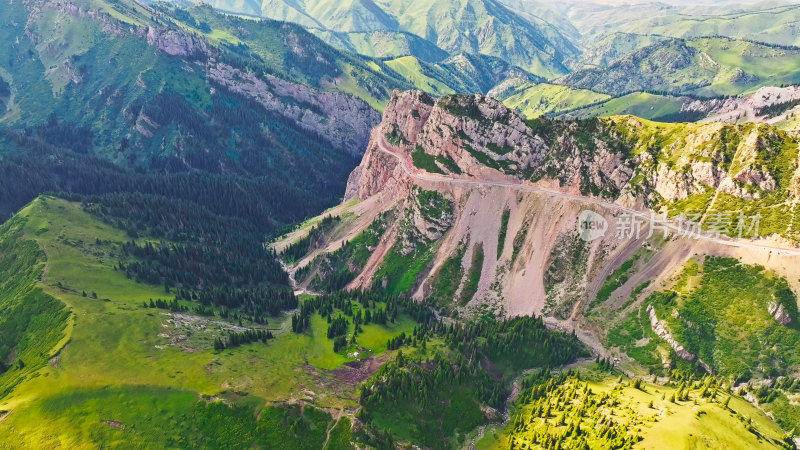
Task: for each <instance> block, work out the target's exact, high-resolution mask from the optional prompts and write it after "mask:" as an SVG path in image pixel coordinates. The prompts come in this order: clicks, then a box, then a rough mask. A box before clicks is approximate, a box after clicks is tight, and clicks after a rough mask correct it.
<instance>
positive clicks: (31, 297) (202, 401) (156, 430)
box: [0, 197, 415, 448]
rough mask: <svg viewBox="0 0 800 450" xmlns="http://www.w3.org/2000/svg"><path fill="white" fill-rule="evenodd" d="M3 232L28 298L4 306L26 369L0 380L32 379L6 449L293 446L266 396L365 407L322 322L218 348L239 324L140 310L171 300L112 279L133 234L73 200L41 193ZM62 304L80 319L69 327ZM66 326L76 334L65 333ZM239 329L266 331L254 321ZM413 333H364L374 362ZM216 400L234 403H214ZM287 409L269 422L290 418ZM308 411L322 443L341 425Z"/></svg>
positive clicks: (11, 409)
mask: <svg viewBox="0 0 800 450" xmlns="http://www.w3.org/2000/svg"><path fill="white" fill-rule="evenodd" d="M2 231H3V234H2V236H1V237H0V243H1V245H3V246H9V245H14V246H15V247H14V248H15V249H17V255H18V256H17V258H15V261H14V263H13V266H12V267H9V266H8V264H9V259H8V258H4V257H3V258H0V269H2V270H12V269H13V271H14V273H17V274H19V276H20V280H21V281H20V282H19V283H20V284H19V288H18V289H17V288H15V289H16V290H15V291H14V292H19V293H21V294H23V295H26V296H24V297H18V296H16V294H14V295H12V296H11V297H5V296H4V297H3V303H0V307H2V316H1V317H2V318H3V319H2V320H0V333H4V334H5V335H9V334H7V333H8V330H9V328H8V326H9V324H11V325H12V329H13V328H14V327H17V328H19V327H20V325H22V329H23V334H22V337H21V338H19V339H17V338H16V337H15V336H17V335H15V334H14V333H13V332H12V333H11V334H10V336H11V337H12V341H11V342H19V345H14V346H13V348H14V349H15V350H14V352H16V350H19V352H18V357H19V358H22V359H23V360H24V361H25V369H24V370H22V371H20V370H18V369H16V368H14V367H13V366H12V370H11V371H10V372H8V374H9V375H8V376H6V375H3V376H2V378H0V381H2V382H3V387H4V388H5V387H8V386H9V384H8V381H9V380H16V378H17V377H18V376H19V375H25V376H27V379H25V380H24V381H23V382H22V383H19V384H18V385H17V386H16V388H15V389H14V390H13V391H12V392H11V393H10V394H8V395H3V396H2V397H1V398H0V411H6V412H8V413H7V414H6V415H4V417H3V418H2V420H0V441H2V442H4V443H7V444H9V445H12V446H26V447H52V446H66V447H72V448H85V447H94V446H96V445H100V444H104V445H109V444H112V443H115V442H116V443H125V445H132V446H156V447H165V446H167V447H169V446H193V445H198V444H199V443H201V442H203V440H204V439H209V442H217V443H218V445H221V446H229V445H233V446H249V445H250V444H251V443H253V442H255V443H258V445H261V446H268V447H269V446H271V445H273V446H274V445H280V444H282V443H285V442H290V441H286V439H288V438H287V437H286V436H282V435H281V434H280V433H285V431H281V430H282V429H284V428H285V425H280V423H286V421H287V420H289V419H282V418H281V417H283V416H280V415H279V416H278V417H277V418H273V419H268V417H269V414H267V412H268V411H271V410H269V409H267V410H263V408H264V404H265V402H266V401H271V402H284V401H288V400H291V399H297V398H301V397H304V396H307V394H303V392H304V389H307V388H311V389H312V390H313V391H314V392H315V394H313V395H312V396H311V397H308V399H309V400H313V402H314V403H315V404H316V405H317V406H323V407H334V408H337V409H338V408H342V407H347V406H348V405H350V406H352V405H354V404H355V401H356V400H357V399H356V396H355V388H356V386H355V385H353V384H348V383H345V382H343V381H341V380H340V379H339V378H337V377H336V376H334V375H332V373H331V372H329V371H330V370H331V369H335V368H337V367H339V366H341V365H342V364H343V363H345V362H348V361H352V360H353V358H352V357H350V358H349V357H347V355H346V354H344V353H335V352H333V347H332V341H331V340H329V339H328V338H327V337H326V335H325V328H326V327H327V324H326V323H325V321H324V319H322V318H320V317H318V316H316V318H315V320H314V322H313V323H312V326H311V327H310V329H309V330H308V331H307V332H305V333H300V334H296V333H291V332H289V331H288V329H289V318H288V317H285V316H283V317H272V318H269V325H267V327H268V328H269V329H270V330H272V332H273V334H275V335H276V337H275V339H272V340H269V341H268V342H267V343H266V344H262V343H260V342H259V343H254V344H247V345H243V346H241V347H236V348H229V349H225V350H214V347H213V341H214V339H215V338H216V337H218V336H221V335H224V334H226V333H227V331H226V330H227V329H230V327H232V326H234V325H238V323H235V322H227V321H225V320H224V319H221V318H215V317H201V316H193V315H192V314H191V313H187V314H188V315H187V316H178V315H174V314H173V313H172V312H170V311H169V310H164V309H154V308H144V307H143V306H142V305H143V303H145V302H147V301H148V300H149V299H151V298H155V299H158V298H164V297H165V296H166V297H167V298H169V294H166V293H165V291H164V288H163V286H151V285H146V284H141V283H136V282H135V281H133V280H130V279H128V278H126V276H125V274H124V273H122V272H120V271H117V270H115V266H116V264H117V258H118V255H119V247H120V245H121V244H122V243H124V242H126V241H127V240H128V239H129V237H128V236H127V235H126V233H125V232H123V231H120V230H117V229H115V228H112V227H111V226H109V225H107V224H105V223H103V222H101V221H100V220H98V219H97V218H96V217H95V216H93V215H90V214H88V213H86V212H84V211H83V210H82V208H81V206H80V205H79V204H76V203H69V202H66V201H64V200H60V199H56V198H52V197H42V198H40V199H37V200H36V201H34V202H33V203H32V204H30V205H29V206H27V207H26V208H25V209H24V210H22V211H21V212H20V213H19V214H18V215H17V216H16V217H15V218H14V219H13V220H12V221H11V222H9V224H7V225H5V226H4V227H3V229H2ZM9 248H10V247H9ZM39 248H41V249H42V250H39ZM45 255H46V256H47V257H46V265H45V266H44V267H45V269H44V278H43V281H42V282H41V283H39V282H38V277H39V274H40V273H42V267H43V263H44V262H45ZM25 286H27V287H25ZM10 288H12V286H11V285H10V284H3V285H0V289H10ZM26 292H27V294H25V293H26ZM84 293H85V295H84ZM9 298H10V300H9ZM56 298H57V299H58V300H56ZM19 300H24V301H25V305H28V309H29V310H31V311H33V309H32V307H34V306H35V307H37V308H39V307H40V306H41V308H39V309H43V308H46V309H44V310H45V311H47V313H46V314H45V313H43V312H42V311H39V312H38V314H33V315H30V316H29V315H26V313H27V311H26V310H20V309H19V308H16V307H15V305H17V304H18V302H19ZM62 302H63V304H62ZM64 304H65V305H66V308H65V307H64V306H63V305H64ZM58 305H61V306H58ZM67 309H68V310H69V311H70V312H71V314H72V316H73V317H74V324H73V322H69V321H67V320H66V315H67ZM34 312H35V311H34ZM29 317H30V318H31V319H30V320H28V318H29ZM68 323H69V324H72V325H71V326H69V327H66V328H65V325H66V324H68ZM28 324H30V325H31V327H29V326H28ZM244 325H245V326H254V327H259V325H256V324H250V323H249V322H247V321H246V320H245V323H244ZM414 325H415V322H414V321H413V320H410V319H409V318H407V317H405V316H400V317H398V320H397V322H395V323H392V324H387V325H386V326H383V325H376V324H369V325H363V326H362V327H363V332H362V333H361V334H360V337H359V344H360V346H361V347H362V348H363V349H365V351H368V353H369V354H371V355H380V354H381V353H382V352H384V351H386V342H387V341H388V340H389V339H391V338H393V337H395V336H397V335H399V334H400V333H410V332H411V331H412V330H413V327H414ZM33 329H35V331H36V333H37V334H36V335H35V336H37V338H36V339H35V344H34V342H33V341H34V340H33V339H32V337H34V335H31V334H30V332H31V331H32V330H33ZM6 342H8V341H5V340H4V345H3V346H2V347H0V350H3V351H4V358H5V357H7V356H8V354H9V353H8V352H7V351H6V350H5V349H7V345H6ZM369 351H371V353H370V352H369ZM56 353H57V354H58V356H57V357H56V358H53V359H51V360H50V362H49V364H47V361H48V359H50V357H51V356H52V355H54V354H56ZM219 398H221V399H225V403H226V404H228V405H234V407H232V408H229V407H228V406H223V405H221V404H215V403H214V401H215V399H219ZM207 400H210V401H211V403H207ZM198 401H199V402H198ZM237 405H238V406H237ZM241 408H245V409H241ZM262 410H263V411H262ZM278 410H280V411H284V409H283V408H282V407H281V408H278ZM276 411H277V410H276ZM280 411H277V412H275V413H276V414H278V413H280V414H293V413H291V410H288V411H289V412H285V413H284V412H280ZM259 412H260V417H261V418H260V419H258V420H257V419H256V416H257V415H258V413H259ZM265 414H266V416H265ZM311 414H313V410H309V409H307V410H306V413H305V414H304V416H305V418H306V420H310V421H311V422H313V423H317V424H319V425H315V426H321V427H322V432H323V436H324V430H325V429H327V428H329V427H332V426H333V425H334V421H332V420H331V419H330V417H327V418H325V417H322V416H320V417H319V418H315V417H314V416H311ZM320 414H322V413H320ZM212 416H213V417H212ZM267 420H273V421H277V422H275V423H272V422H270V423H266V421H267ZM309 426H310V425H309ZM166 430H171V431H169V432H168V431H166ZM295 431H296V433H297V434H296V437H295V438H294V439H298V440H300V441H302V442H304V443H305V444H304V445H309V446H311V447H312V448H313V447H317V448H318V446H317V444H314V442H315V441H314V440H312V439H311V438H310V437H309V436H308V435H304V434H303V432H302V430H300V429H297V430H295ZM318 432H319V431H318ZM270 433H273V434H270ZM274 433H278V434H277V435H275V434H274ZM270 436H272V437H270ZM275 436H277V437H275ZM224 439H228V440H224ZM270 439H273V440H270ZM274 439H277V440H274ZM323 440H324V438H323ZM270 442H271V444H270ZM215 445H216V444H215Z"/></svg>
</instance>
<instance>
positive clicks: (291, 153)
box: [0, 1, 410, 227]
mask: <svg viewBox="0 0 800 450" xmlns="http://www.w3.org/2000/svg"><path fill="white" fill-rule="evenodd" d="M0 9H2V12H3V15H4V17H8V18H9V22H8V24H7V25H6V26H4V27H2V30H0V33H2V36H0V37H1V38H2V41H3V42H8V43H9V45H7V46H4V47H3V50H0V53H2V62H0V65H2V71H1V75H0V77H2V78H3V80H4V85H7V86H8V88H7V91H8V95H7V97H6V98H7V99H8V100H7V103H8V104H7V106H6V108H5V109H4V110H3V116H2V119H0V120H2V122H3V124H4V125H5V127H6V128H5V129H4V131H3V137H2V139H3V142H4V145H3V147H2V150H0V152H2V153H3V159H2V163H0V165H2V169H0V170H2V171H3V173H4V179H6V180H7V181H8V182H7V183H6V184H5V186H4V187H3V193H2V194H3V196H2V199H0V211H1V212H0V215H2V217H4V218H5V217H7V216H8V215H9V214H10V213H12V212H13V211H16V210H17V209H18V208H20V207H21V206H22V205H24V204H25V203H26V202H28V201H30V200H32V199H33V198H34V197H35V196H36V195H37V194H39V193H41V192H44V191H47V190H50V191H59V190H64V191H71V192H76V193H82V194H101V193H105V192H110V191H119V190H122V191H129V190H135V191H139V192H141V191H145V192H148V193H153V194H159V195H164V194H167V192H168V195H178V196H180V197H181V198H184V199H188V198H191V199H192V200H194V201H198V197H200V194H199V193H200V192H205V193H208V194H209V195H208V196H206V197H205V200H203V201H204V202H206V203H205V206H211V204H213V207H214V208H217V207H219V206H220V205H219V204H217V203H216V200H214V199H213V197H217V198H226V197H228V196H229V194H232V193H233V192H234V191H236V190H241V188H242V186H245V185H247V186H249V187H250V190H249V192H247V193H245V194H242V195H240V196H239V197H240V200H241V201H245V202H249V201H248V200H245V199H246V198H248V197H250V198H251V200H252V201H253V202H260V203H264V201H263V198H265V197H267V198H272V200H267V201H266V204H271V206H266V204H265V205H264V206H258V205H257V204H255V203H253V204H251V205H250V206H249V207H245V208H241V209H240V213H241V214H249V213H244V212H243V211H244V210H245V209H247V210H250V211H252V212H256V211H261V212H258V213H256V215H260V216H261V218H260V219H257V221H258V222H259V223H260V224H261V225H262V226H267V227H274V226H275V225H277V224H280V223H286V222H291V221H295V220H297V219H299V218H302V217H304V216H306V215H309V214H311V213H313V212H316V211H319V210H320V209H323V208H324V207H325V206H328V205H330V204H332V203H333V202H335V201H336V200H337V199H338V194H336V193H335V192H337V191H339V190H341V189H342V188H343V185H344V179H345V177H346V174H347V173H348V172H349V171H350V170H351V169H352V167H353V166H354V165H355V164H356V158H357V157H358V156H360V155H361V153H362V152H363V148H364V146H365V145H366V141H367V138H368V134H369V130H370V129H371V127H372V126H373V125H374V124H375V123H377V121H378V119H379V114H378V113H377V112H376V111H375V110H374V109H372V108H371V107H370V106H369V105H368V104H367V103H366V102H365V101H363V100H361V99H360V98H359V97H361V98H363V99H365V100H367V101H369V102H371V103H374V104H380V103H381V102H382V101H383V100H382V99H383V98H386V97H387V96H388V94H389V92H391V89H392V88H393V87H395V86H397V85H403V81H402V80H399V79H398V76H397V75H396V74H395V75H391V73H393V72H391V70H390V69H388V68H387V67H385V66H384V69H381V67H378V66H376V65H375V64H374V63H373V62H371V61H368V60H365V59H363V58H358V57H353V56H352V55H344V54H342V53H340V52H338V51H336V50H334V49H332V48H331V47H329V46H327V45H325V44H324V43H322V42H321V41H319V40H318V39H317V38H315V37H313V36H312V35H310V34H309V33H307V32H305V31H304V30H303V29H302V28H300V27H297V26H295V25H287V24H281V23H277V22H263V23H256V22H252V21H247V20H243V19H237V18H234V17H228V16H222V15H219V14H217V13H214V12H213V11H212V10H211V9H210V8H208V7H204V8H197V9H194V10H192V11H191V12H189V13H187V12H185V11H177V10H167V9H160V10H157V9H150V8H147V7H145V6H142V5H140V4H138V3H134V2H116V3H114V4H113V5H112V4H108V3H104V2H94V3H90V4H87V5H83V6H78V5H75V4H70V3H62V2H49V1H45V2H39V3H37V4H35V5H34V4H30V3H24V2H11V3H9V2H4V3H2V5H0ZM168 14H174V15H175V16H174V17H172V16H170V15H168ZM237 35H239V36H241V37H236V36H237ZM382 70H385V72H383V73H382ZM387 73H390V74H389V75H387ZM409 86H410V85H409ZM43 155H51V157H50V158H48V157H44V156H43ZM55 155H59V156H58V157H57V158H56V159H53V158H54V157H55ZM109 162H110V163H113V164H109ZM65 165H67V167H71V170H65V168H64V167H65ZM115 166H117V167H115ZM129 168H130V169H132V170H129ZM109 172H113V173H116V174H117V175H116V176H113V177H105V178H104V176H99V174H101V173H102V174H103V175H106V174H108V173H109ZM122 173H124V174H125V175H124V176H121V175H120V174H122ZM168 174H180V175H179V176H175V177H169V176H167V175H168ZM159 177H160V178H162V179H161V181H159V182H157V183H151V182H143V181H142V179H144V178H148V179H150V180H154V179H156V178H159ZM22 180H24V182H23V181H22ZM301 180H302V182H301ZM167 185H170V186H171V187H167ZM276 189H279V190H281V191H282V192H284V193H285V194H286V195H285V196H274V195H272V194H267V193H268V192H275V190H276ZM178 192H180V193H178ZM226 192H227V193H226ZM258 197H260V198H262V200H257V198H258ZM278 198H284V199H286V201H287V202H289V203H291V204H292V205H294V206H288V207H285V208H284V207H278V208H276V206H277V203H282V202H283V201H282V200H280V201H278V200H277V199H278ZM228 206H229V207H232V206H233V203H229V204H228ZM226 208H227V207H226ZM287 213H288V214H287ZM237 214H239V213H237ZM270 215H273V217H269V216H270Z"/></svg>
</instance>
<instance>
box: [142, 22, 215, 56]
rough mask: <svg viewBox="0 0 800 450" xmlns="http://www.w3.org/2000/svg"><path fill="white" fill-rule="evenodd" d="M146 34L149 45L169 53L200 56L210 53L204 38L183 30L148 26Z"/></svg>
mask: <svg viewBox="0 0 800 450" xmlns="http://www.w3.org/2000/svg"><path fill="white" fill-rule="evenodd" d="M144 35H145V37H146V38H147V43H148V45H152V46H154V47H158V48H159V49H160V50H161V51H163V52H164V53H167V54H168V55H173V56H199V55H207V54H208V47H207V46H206V43H205V41H204V40H202V39H200V38H198V37H196V36H192V35H190V34H188V33H185V32H182V31H178V30H173V29H162V28H155V27H147V30H146V31H145V33H144Z"/></svg>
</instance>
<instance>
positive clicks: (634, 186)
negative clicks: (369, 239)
mask: <svg viewBox="0 0 800 450" xmlns="http://www.w3.org/2000/svg"><path fill="white" fill-rule="evenodd" d="M794 141H795V139H794V138H792V137H791V136H789V135H787V134H786V133H784V132H782V131H780V130H777V129H774V128H772V127H769V126H766V125H759V124H745V125H730V124H720V123H711V124H659V123H654V122H648V121H644V120H641V119H637V118H634V117H612V118H608V119H590V120H583V121H554V120H548V119H537V120H532V121H525V120H524V119H522V118H521V117H520V116H519V115H518V114H516V113H515V112H513V111H512V110H510V109H508V108H507V107H505V106H504V105H503V104H502V103H500V102H498V101H497V100H494V99H492V98H489V97H485V96H482V95H475V96H449V97H444V98H441V99H439V100H436V101H434V99H433V98H431V97H429V96H427V95H426V94H424V93H421V92H419V91H408V92H399V91H396V92H395V93H394V94H393V95H392V98H391V100H390V102H389V104H388V105H387V107H386V110H385V111H384V114H383V119H382V121H381V123H380V125H379V126H377V127H376V128H375V129H374V130H373V132H372V135H371V140H370V143H369V145H368V151H367V154H366V155H365V156H364V160H363V162H362V164H361V166H360V167H359V168H358V169H357V170H356V172H355V173H354V175H353V176H351V180H350V187H349V189H348V193H349V195H351V196H352V195H355V194H356V193H358V195H359V196H360V197H361V198H366V197H369V196H371V195H374V194H375V193H376V192H378V191H379V190H380V189H381V188H382V187H383V186H384V185H385V184H386V182H387V181H388V180H389V179H390V178H391V177H392V176H393V174H394V173H395V169H396V164H397V162H396V160H395V158H393V157H391V156H390V155H387V154H386V153H385V152H383V151H381V147H386V146H389V147H391V148H392V149H394V150H393V151H396V152H399V153H398V154H401V155H404V157H406V158H407V159H409V161H410V162H413V165H414V166H415V168H416V169H417V170H420V171H426V172H433V173H441V174H447V175H450V176H456V177H462V178H463V177H470V178H475V179H484V180H488V179H498V178H510V179H513V180H525V181H529V182H534V183H538V184H540V185H546V186H551V187H555V188H559V189H563V190H565V191H569V192H579V193H581V194H583V195H589V196H598V197H604V198H607V199H611V200H617V199H621V200H622V201H625V202H627V203H631V204H635V203H638V202H644V204H646V205H649V206H651V207H654V208H659V207H667V206H669V205H670V204H672V203H673V202H675V201H677V200H683V199H687V198H690V197H692V196H695V195H701V194H704V193H705V192H706V191H707V190H708V189H714V190H717V191H719V192H722V193H725V194H729V195H731V196H734V197H736V198H739V199H742V200H754V199H755V200H757V199H760V198H762V197H765V196H767V195H769V194H770V193H772V192H775V191H776V190H778V191H779V190H782V189H787V188H788V187H789V186H790V184H791V181H790V179H788V178H787V171H786V168H783V167H779V165H780V164H779V162H780V159H781V158H783V157H786V158H789V159H794V158H795V156H793V155H796V147H793V146H795V145H796V144H795V143H794ZM770 154H774V156H776V155H778V154H783V155H784V156H782V157H780V158H778V157H769V158H765V157H764V156H765V155H770Z"/></svg>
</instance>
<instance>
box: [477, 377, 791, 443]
mask: <svg viewBox="0 0 800 450" xmlns="http://www.w3.org/2000/svg"><path fill="white" fill-rule="evenodd" d="M595 366H596V365H594V364H593V365H592V367H584V368H582V369H581V370H579V371H577V372H571V373H560V374H554V375H550V374H547V373H542V372H541V371H538V372H534V373H533V374H531V375H528V376H527V377H526V378H525V379H523V381H522V382H521V386H522V389H521V392H520V395H519V397H518V398H517V400H516V402H515V405H514V409H513V412H512V414H511V419H510V420H509V423H508V424H507V425H505V426H503V427H490V428H489V429H487V430H486V432H485V433H484V435H483V438H482V439H480V440H479V441H478V442H477V444H476V448H480V449H488V448H509V447H520V446H522V447H523V448H524V447H525V446H529V447H533V448H542V447H543V448H547V447H548V446H552V445H556V444H555V443H560V445H561V446H563V447H564V448H598V449H608V448H630V447H633V448H660V447H663V446H664V445H666V444H665V443H669V444H668V446H670V447H672V448H695V447H701V448H773V449H778V448H783V444H784V440H783V439H784V432H783V431H782V430H781V429H780V428H779V427H777V426H776V425H775V423H774V422H772V421H771V420H770V418H769V417H768V416H767V415H766V414H764V413H763V412H762V411H759V410H758V409H757V408H755V407H754V406H752V405H751V404H749V403H747V402H746V401H745V400H744V399H742V398H741V397H738V396H736V395H733V394H732V393H731V392H730V391H728V390H726V389H725V388H720V387H719V386H718V385H717V384H716V382H715V380H711V379H707V380H696V381H691V382H682V383H678V382H675V383H674V384H670V385H666V386H664V385H655V384H650V383H646V382H642V380H632V379H629V378H626V377H623V376H620V377H619V378H616V377H615V375H612V374H610V373H605V372H604V371H603V370H598V369H597V368H596V367H595Z"/></svg>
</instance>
